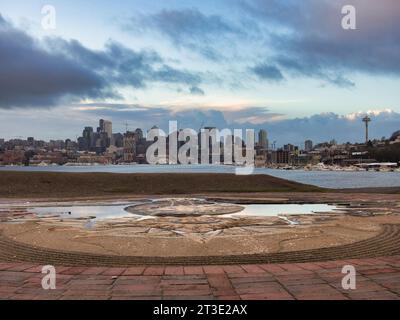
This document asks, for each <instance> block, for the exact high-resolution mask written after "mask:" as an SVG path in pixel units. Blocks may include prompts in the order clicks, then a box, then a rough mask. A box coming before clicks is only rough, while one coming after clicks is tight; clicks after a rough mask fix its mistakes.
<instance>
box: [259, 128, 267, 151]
mask: <svg viewBox="0 0 400 320" xmlns="http://www.w3.org/2000/svg"><path fill="white" fill-rule="evenodd" d="M258 145H259V147H260V148H262V149H264V150H267V149H268V133H267V131H265V130H263V129H261V130H260V131H259V132H258Z"/></svg>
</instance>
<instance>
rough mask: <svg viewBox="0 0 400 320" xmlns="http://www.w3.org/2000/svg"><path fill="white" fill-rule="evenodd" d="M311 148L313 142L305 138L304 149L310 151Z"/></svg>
mask: <svg viewBox="0 0 400 320" xmlns="http://www.w3.org/2000/svg"><path fill="white" fill-rule="evenodd" d="M312 149H313V142H312V141H311V140H306V141H305V142H304V150H305V151H306V152H310V151H312Z"/></svg>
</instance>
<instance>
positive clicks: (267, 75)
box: [251, 63, 284, 82]
mask: <svg viewBox="0 0 400 320" xmlns="http://www.w3.org/2000/svg"><path fill="white" fill-rule="evenodd" d="M251 71H252V72H253V73H254V74H255V75H257V76H258V77H259V78H260V79H263V80H268V81H272V82H279V81H283V80H284V77H283V75H282V73H281V71H280V70H279V69H278V68H277V67H275V66H272V65H268V64H266V63H261V64H258V65H256V66H255V67H253V68H251Z"/></svg>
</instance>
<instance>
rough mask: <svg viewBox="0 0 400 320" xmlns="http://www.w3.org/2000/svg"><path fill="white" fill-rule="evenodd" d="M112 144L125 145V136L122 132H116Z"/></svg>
mask: <svg viewBox="0 0 400 320" xmlns="http://www.w3.org/2000/svg"><path fill="white" fill-rule="evenodd" d="M111 145H112V146H116V147H117V148H123V146H124V136H123V135H122V134H121V133H114V134H113V135H112V139H111Z"/></svg>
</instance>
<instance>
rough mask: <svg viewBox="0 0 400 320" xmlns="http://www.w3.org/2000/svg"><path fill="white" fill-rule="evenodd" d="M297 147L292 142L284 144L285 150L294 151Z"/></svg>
mask: <svg viewBox="0 0 400 320" xmlns="http://www.w3.org/2000/svg"><path fill="white" fill-rule="evenodd" d="M295 149H296V147H295V146H294V145H293V144H290V143H288V144H285V145H284V146H283V150H284V151H288V152H293V151H295Z"/></svg>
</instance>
